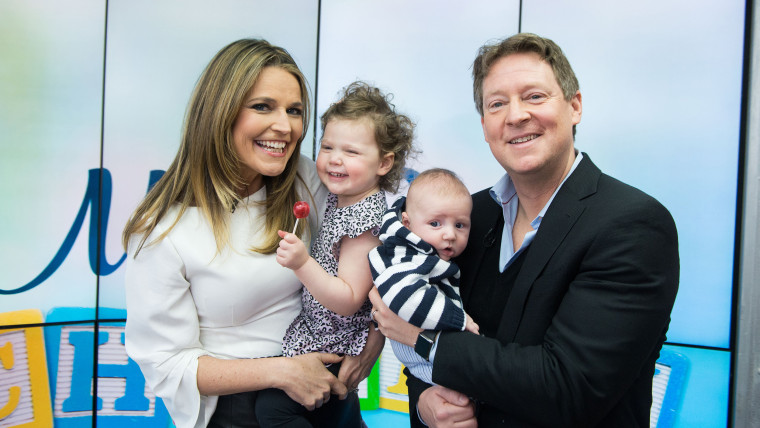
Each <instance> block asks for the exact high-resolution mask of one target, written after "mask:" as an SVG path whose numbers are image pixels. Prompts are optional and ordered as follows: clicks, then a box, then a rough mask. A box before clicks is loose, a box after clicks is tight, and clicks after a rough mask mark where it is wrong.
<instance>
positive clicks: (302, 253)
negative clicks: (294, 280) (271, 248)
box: [277, 231, 380, 316]
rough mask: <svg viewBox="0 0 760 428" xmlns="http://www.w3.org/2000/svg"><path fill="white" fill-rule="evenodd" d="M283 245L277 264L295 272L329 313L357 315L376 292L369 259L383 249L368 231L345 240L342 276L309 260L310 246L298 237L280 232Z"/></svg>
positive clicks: (343, 242) (341, 251) (278, 251)
mask: <svg viewBox="0 0 760 428" xmlns="http://www.w3.org/2000/svg"><path fill="white" fill-rule="evenodd" d="M279 234H280V237H282V241H280V248H279V249H278V250H277V262H278V263H280V264H281V265H282V266H285V267H287V268H290V269H293V272H295V274H296V276H297V277H298V279H299V280H300V281H301V282H302V283H303V285H304V286H305V287H306V288H307V289H308V290H309V292H310V293H311V294H312V295H313V296H314V298H316V299H317V300H318V301H319V303H321V304H322V305H323V306H324V307H326V308H327V309H329V310H331V311H333V312H335V313H337V314H340V315H344V316H350V315H353V314H355V313H356V311H358V310H359V308H361V306H362V305H363V304H364V302H365V301H366V300H367V294H368V293H369V290H370V289H371V288H372V274H371V273H370V270H369V262H368V261H367V255H368V254H369V252H370V250H371V249H373V248H375V247H377V246H378V245H380V240H379V239H378V238H377V237H376V236H373V235H372V232H370V231H366V232H364V233H362V234H361V235H359V236H357V237H356V238H348V237H343V239H342V241H341V248H340V260H338V276H332V275H330V274H328V273H327V272H325V270H324V269H322V266H320V265H319V263H317V261H316V260H314V258H312V257H309V255H308V253H307V252H306V246H304V244H303V242H301V240H300V239H299V238H298V237H297V236H296V235H294V234H292V233H287V232H283V231H279Z"/></svg>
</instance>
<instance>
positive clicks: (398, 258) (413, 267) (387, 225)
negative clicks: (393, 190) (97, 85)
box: [369, 197, 465, 384]
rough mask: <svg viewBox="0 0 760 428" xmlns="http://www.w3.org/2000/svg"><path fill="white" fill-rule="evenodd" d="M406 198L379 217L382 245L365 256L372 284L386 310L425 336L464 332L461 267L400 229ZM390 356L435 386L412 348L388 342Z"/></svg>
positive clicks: (427, 366)
mask: <svg viewBox="0 0 760 428" xmlns="http://www.w3.org/2000/svg"><path fill="white" fill-rule="evenodd" d="M405 201H406V198H403V197H402V198H400V199H399V200H397V201H396V202H395V203H394V204H393V207H391V208H390V209H388V211H386V213H385V215H384V216H383V225H382V227H381V228H380V241H382V245H380V246H379V247H377V248H375V249H373V250H372V251H370V253H369V262H370V269H371V271H372V279H373V280H374V282H375V286H376V287H377V290H378V292H379V293H380V296H381V297H382V298H383V302H385V304H386V305H388V307H389V308H390V309H391V310H392V311H393V312H395V313H396V314H398V315H399V316H400V317H401V318H402V319H404V320H406V321H407V322H409V323H410V324H413V325H415V326H417V327H420V328H423V329H425V330H458V331H462V330H464V327H465V313H464V309H462V299H461V297H460V296H459V267H458V266H457V265H456V264H455V263H453V262H447V261H445V260H441V258H440V257H438V254H437V253H436V250H435V248H433V247H432V246H431V245H430V244H428V243H427V242H425V241H423V240H422V238H420V237H419V236H417V235H416V234H414V233H413V232H412V231H410V230H409V229H407V228H406V227H405V226H404V225H403V224H402V223H401V212H402V211H403V209H404V204H405ZM391 346H392V348H393V352H394V354H396V357H397V358H398V359H399V361H401V362H402V363H403V364H404V365H405V366H406V367H407V368H409V370H410V371H411V372H412V374H413V375H414V376H415V377H417V378H419V379H420V380H423V381H425V382H427V383H431V384H432V383H433V380H432V371H433V366H432V364H431V363H429V362H428V361H427V360H425V359H424V358H422V357H420V356H419V355H417V354H416V353H415V352H414V348H411V347H409V346H406V345H403V344H401V343H398V342H395V341H391Z"/></svg>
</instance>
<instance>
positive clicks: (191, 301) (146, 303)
mask: <svg viewBox="0 0 760 428" xmlns="http://www.w3.org/2000/svg"><path fill="white" fill-rule="evenodd" d="M308 122H309V98H308V88H307V86H306V79H305V78H304V76H303V74H302V73H301V71H300V70H299V69H298V67H297V65H296V64H295V62H294V60H293V59H292V57H291V56H290V55H289V54H288V52H287V51H285V50H284V49H282V48H279V47H276V46H272V45H271V44H269V43H268V42H266V41H264V40H239V41H237V42H234V43H231V44H230V45H228V46H226V47H225V48H223V49H222V50H221V51H219V53H217V55H216V56H215V57H214V58H213V59H212V60H211V62H210V63H209V65H208V66H207V67H206V69H205V70H204V72H203V74H202V75H201V77H200V79H199V81H198V83H197V85H196V88H195V91H194V92H193V95H192V97H191V100H190V105H189V107H188V111H187V116H186V118H185V125H184V131H183V136H182V141H181V144H180V148H179V152H178V153H177V155H176V157H175V159H174V161H173V162H172V164H171V165H170V166H169V169H168V170H167V171H166V173H165V174H164V176H163V177H162V178H161V180H160V181H159V182H158V183H156V185H155V186H154V187H153V189H151V191H150V192H149V193H148V195H147V196H146V197H145V199H144V200H143V201H142V202H141V203H140V205H139V206H138V207H137V209H136V211H135V212H134V214H133V215H132V217H131V218H130V220H129V222H128V223H127V226H126V228H125V230H124V235H123V243H124V245H125V247H126V248H127V251H128V253H129V256H128V261H127V264H126V266H127V267H126V295H127V313H128V316H127V325H126V347H127V353H128V354H129V356H130V357H131V358H132V359H133V360H135V361H136V362H137V363H138V364H139V365H140V368H141V369H142V371H143V374H144V375H145V378H146V380H147V382H148V384H149V385H150V386H151V388H153V390H154V391H155V393H156V395H158V396H160V397H161V398H162V399H163V400H164V403H165V404H166V406H167V408H168V409H169V413H170V414H171V417H172V419H173V420H174V423H175V424H176V425H177V426H178V427H180V428H182V427H205V426H224V427H229V426H254V427H255V426H257V423H256V419H255V415H254V414H253V402H254V401H255V397H256V392H255V391H258V390H261V389H265V388H279V389H282V390H284V391H285V392H286V393H287V394H288V395H289V396H290V397H291V398H293V399H294V400H295V401H297V402H299V403H301V404H302V405H304V406H305V407H306V408H307V409H309V410H312V409H314V408H318V407H321V406H322V405H323V404H324V403H325V402H326V401H327V400H328V399H329V397H330V393H331V391H332V393H334V394H336V395H339V396H340V397H345V396H346V394H347V391H348V390H353V389H355V388H356V386H357V384H358V383H359V381H360V380H361V379H363V378H364V377H366V376H367V375H368V374H369V371H370V370H371V367H372V365H373V364H374V361H375V359H376V358H377V356H378V355H379V353H380V351H381V348H382V344H383V339H382V336H381V335H380V334H379V333H377V332H374V331H373V334H372V335H371V337H370V342H371V344H369V343H368V346H367V348H365V351H364V352H363V354H362V355H360V356H358V357H354V358H348V357H346V358H345V360H343V359H342V358H341V357H339V356H337V355H334V354H307V355H303V356H299V357H294V358H284V357H276V358H263V357H273V356H278V355H280V354H281V344H282V337H283V334H284V332H285V329H286V328H287V326H288V324H289V323H290V321H292V320H293V318H295V316H296V315H297V314H298V313H299V311H300V305H301V302H300V294H299V293H300V289H301V284H300V283H299V281H298V279H297V278H296V276H295V275H294V274H293V272H292V271H291V270H290V269H286V268H283V267H281V266H279V265H278V264H277V262H276V261H275V251H276V249H277V247H278V243H279V240H280V238H279V236H278V235H277V231H278V230H287V231H292V230H293V227H294V223H295V218H294V216H293V213H292V208H293V204H294V203H295V202H296V201H298V200H308V201H310V202H311V204H312V205H313V206H315V207H314V208H315V209H312V210H311V215H310V216H309V218H308V222H300V223H299V224H298V228H299V230H298V232H297V233H298V234H299V236H301V237H302V239H303V240H304V241H305V242H306V243H307V244H308V241H309V240H310V236H311V231H316V230H317V228H318V226H319V224H318V222H319V219H318V217H317V216H318V213H320V212H322V211H323V210H322V209H321V206H322V204H323V201H324V200H325V196H326V193H325V189H324V188H323V186H322V185H321V183H320V181H319V177H318V176H317V174H316V171H315V167H314V163H313V162H312V161H311V160H309V159H308V158H305V157H302V156H300V154H298V153H300V146H301V141H302V139H303V136H304V130H305V129H306V127H307V126H308ZM294 154H296V155H295V156H294ZM305 223H308V225H306V224H305ZM371 330H374V329H371ZM340 361H343V362H342V366H341V371H340V374H339V377H338V378H339V379H340V380H338V379H336V378H335V377H334V376H333V375H332V374H330V373H329V372H328V371H327V370H326V369H325V367H324V365H325V364H330V363H337V362H340ZM349 399H353V400H356V401H358V399H357V398H356V394H355V392H353V391H352V393H351V394H349Z"/></svg>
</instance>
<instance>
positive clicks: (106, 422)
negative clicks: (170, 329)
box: [45, 308, 170, 428]
mask: <svg viewBox="0 0 760 428" xmlns="http://www.w3.org/2000/svg"><path fill="white" fill-rule="evenodd" d="M84 310H88V311H89V309H83V308H55V309H53V310H51V312H50V313H49V314H48V317H47V318H48V320H47V322H55V320H57V319H64V320H68V319H76V318H75V316H76V314H75V313H76V312H77V311H84ZM99 316H100V319H112V320H113V319H124V318H126V311H124V310H121V309H104V308H101V309H100V310H99ZM56 327H57V328H56ZM45 334H46V342H47V346H48V349H49V352H48V363H49V367H50V369H49V370H50V379H54V380H55V382H54V384H53V385H52V386H51V390H52V391H53V404H52V407H53V417H54V418H55V425H56V427H64V428H65V427H80V426H83V425H90V424H91V423H92V417H93V414H95V415H97V416H96V417H97V421H96V422H97V425H98V426H99V427H122V426H123V427H134V426H140V427H144V428H147V427H162V428H163V427H167V426H169V425H170V419H169V414H168V412H167V411H166V408H165V407H164V405H163V402H162V401H161V399H160V398H157V397H156V396H155V394H153V392H152V391H151V390H150V388H149V387H148V386H147V385H146V383H145V378H144V377H143V375H142V372H141V371H140V368H139V367H138V366H137V363H135V362H134V361H133V360H132V359H130V358H129V357H128V356H127V353H126V349H125V347H124V323H123V322H101V323H99V324H98V326H97V332H96V326H95V325H94V324H71V325H62V326H53V327H48V328H47V329H46V331H45ZM96 347H97V363H96V362H95V355H96V351H95V349H96ZM95 380H96V381H97V396H95V397H93V391H94V390H95V388H94V386H95V384H94V383H93V382H94V381H95Z"/></svg>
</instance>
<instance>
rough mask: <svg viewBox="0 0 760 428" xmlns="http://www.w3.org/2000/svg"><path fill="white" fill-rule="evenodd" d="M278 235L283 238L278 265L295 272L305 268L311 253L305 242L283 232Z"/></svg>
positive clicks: (278, 255)
mask: <svg viewBox="0 0 760 428" xmlns="http://www.w3.org/2000/svg"><path fill="white" fill-rule="evenodd" d="M277 234H278V235H280V238H282V240H281V241H280V248H278V249H277V258H276V260H277V263H279V264H280V265H281V266H284V267H286V268H289V269H293V270H296V269H298V268H300V267H301V266H303V265H304V263H306V261H307V260H309V253H308V251H306V246H305V245H304V244H303V241H301V239H300V238H298V236H296V235H294V234H292V233H288V232H285V231H283V230H278V231H277Z"/></svg>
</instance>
